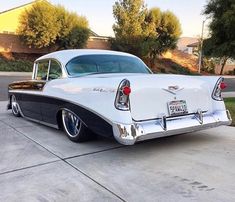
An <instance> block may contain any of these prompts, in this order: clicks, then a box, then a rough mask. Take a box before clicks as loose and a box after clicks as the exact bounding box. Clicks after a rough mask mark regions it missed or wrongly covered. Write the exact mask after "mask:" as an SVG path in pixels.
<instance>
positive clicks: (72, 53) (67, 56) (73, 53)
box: [36, 49, 135, 66]
mask: <svg viewBox="0 0 235 202" xmlns="http://www.w3.org/2000/svg"><path fill="white" fill-rule="evenodd" d="M97 54H110V55H121V56H131V57H135V56H134V55H131V54H129V53H124V52H118V51H110V50H99V49H71V50H62V51H56V52H53V53H49V54H47V55H44V56H42V57H40V58H38V59H37V60H36V61H39V60H43V59H48V58H50V59H53V58H54V59H56V60H58V61H59V62H60V63H61V64H62V65H64V66H65V65H66V64H67V63H68V62H69V61H70V60H71V59H73V58H74V57H77V56H80V55H97Z"/></svg>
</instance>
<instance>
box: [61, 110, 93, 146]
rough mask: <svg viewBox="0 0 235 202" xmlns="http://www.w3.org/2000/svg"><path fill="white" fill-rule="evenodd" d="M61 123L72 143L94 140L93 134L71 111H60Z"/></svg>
mask: <svg viewBox="0 0 235 202" xmlns="http://www.w3.org/2000/svg"><path fill="white" fill-rule="evenodd" d="M62 123H63V128H64V130H65V132H66V134H67V136H68V138H69V139H70V140H72V141H73V142H85V141H88V140H91V139H94V138H95V134H94V133H92V132H91V131H90V130H89V129H88V128H87V127H86V126H85V124H84V123H83V122H82V121H81V119H80V118H79V117H78V116H77V115H76V114H75V113H73V112H72V111H69V110H65V109H64V110H62Z"/></svg>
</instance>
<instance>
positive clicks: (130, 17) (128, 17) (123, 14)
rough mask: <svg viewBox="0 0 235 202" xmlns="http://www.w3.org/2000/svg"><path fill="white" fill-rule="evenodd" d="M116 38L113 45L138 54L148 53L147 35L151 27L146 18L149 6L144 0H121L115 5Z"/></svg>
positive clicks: (114, 29)
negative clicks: (147, 6) (146, 45)
mask: <svg viewBox="0 0 235 202" xmlns="http://www.w3.org/2000/svg"><path fill="white" fill-rule="evenodd" d="M113 15H114V18H115V24H114V25H113V31H114V34H115V39H114V40H113V41H112V47H114V48H115V49H118V50H121V51H126V52H130V53H133V54H135V55H138V56H143V55H145V54H146V49H145V46H144V43H145V37H147V36H148V34H149V29H148V26H147V24H146V21H145V18H146V15H147V8H146V6H145V5H144V1H143V0H119V1H117V2H115V5H114V6H113Z"/></svg>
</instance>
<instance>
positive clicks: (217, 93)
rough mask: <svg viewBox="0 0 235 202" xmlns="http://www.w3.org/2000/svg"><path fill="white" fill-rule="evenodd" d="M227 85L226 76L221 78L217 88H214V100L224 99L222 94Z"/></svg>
mask: <svg viewBox="0 0 235 202" xmlns="http://www.w3.org/2000/svg"><path fill="white" fill-rule="evenodd" d="M226 87H227V84H226V83H224V78H220V79H219V80H218V81H217V83H216V85H215V88H214V90H213V94H212V98H213V99H214V100H218V101H221V100H223V98H222V96H221V92H222V90H224V89H225V88H226Z"/></svg>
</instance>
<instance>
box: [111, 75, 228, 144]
mask: <svg viewBox="0 0 235 202" xmlns="http://www.w3.org/2000/svg"><path fill="white" fill-rule="evenodd" d="M225 87H226V85H225V84H224V82H223V78H221V77H197V76H194V77H193V76H181V75H148V76H146V75H139V76H136V77H130V78H128V79H124V80H123V81H122V82H121V83H120V85H119V87H118V91H117V95H116V99H115V107H116V108H117V109H118V110H122V111H130V113H131V117H132V124H130V123H128V124H125V123H114V124H113V132H114V136H115V138H116V139H117V140H118V141H119V142H120V143H122V144H127V145H131V144H134V143H135V142H138V141H143V140H147V139H152V138H157V137H164V136H169V135H176V134H181V133H187V132H193V131H198V130H202V129H206V128H211V127H216V126H220V125H229V124H230V123H231V116H230V114H229V111H228V110H226V108H225V105H224V102H223V99H222V97H221V91H222V90H223V89H224V88H225Z"/></svg>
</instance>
